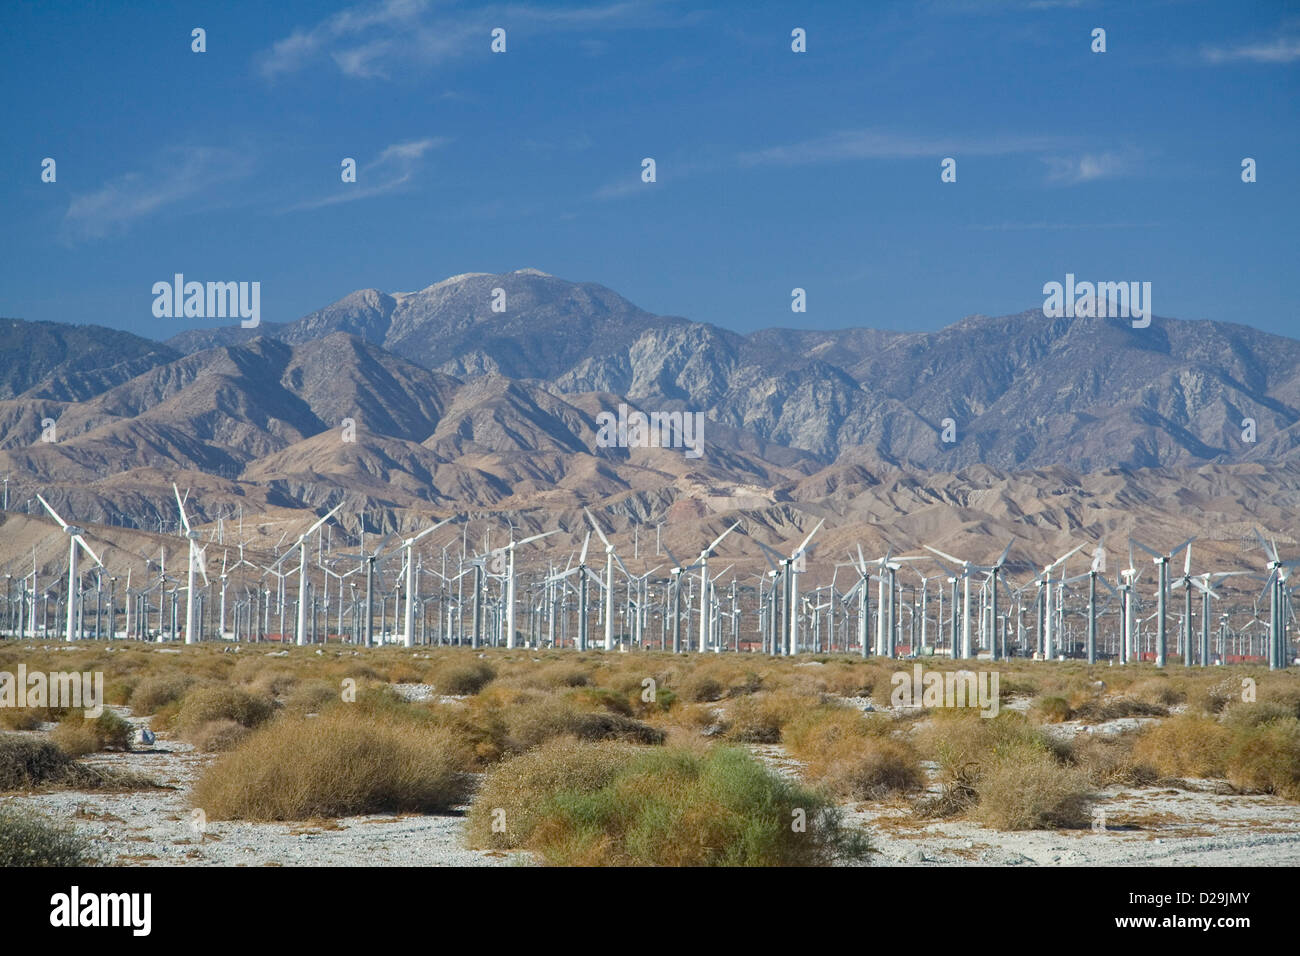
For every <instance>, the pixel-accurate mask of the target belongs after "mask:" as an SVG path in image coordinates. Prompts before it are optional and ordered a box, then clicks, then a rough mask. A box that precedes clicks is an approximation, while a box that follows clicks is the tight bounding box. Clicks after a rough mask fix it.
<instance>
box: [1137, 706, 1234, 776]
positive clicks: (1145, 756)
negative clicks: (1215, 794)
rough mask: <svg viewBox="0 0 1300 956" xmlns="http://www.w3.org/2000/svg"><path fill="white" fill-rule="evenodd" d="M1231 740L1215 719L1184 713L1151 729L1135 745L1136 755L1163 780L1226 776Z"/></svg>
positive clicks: (1226, 730) (1227, 732)
mask: <svg viewBox="0 0 1300 956" xmlns="http://www.w3.org/2000/svg"><path fill="white" fill-rule="evenodd" d="M1231 738H1232V733H1231V731H1229V730H1228V729H1227V728H1226V727H1224V726H1223V725H1221V724H1220V723H1219V722H1218V721H1216V720H1214V719H1213V718H1210V717H1204V716H1201V715H1199V714H1180V715H1179V716H1177V717H1170V718H1169V719H1168V720H1162V721H1160V722H1159V723H1158V724H1154V725H1153V726H1151V727H1148V728H1147V729H1146V731H1145V732H1144V733H1143V734H1142V735H1141V736H1139V737H1138V739H1137V741H1136V743H1135V744H1134V745H1133V756H1134V758H1135V759H1136V760H1138V761H1140V762H1142V763H1145V764H1148V765H1150V766H1152V767H1154V768H1155V769H1156V771H1157V772H1158V773H1159V774H1160V775H1161V776H1162V777H1222V776H1223V766H1224V757H1225V755H1226V752H1227V748H1228V744H1229V742H1230V740H1231Z"/></svg>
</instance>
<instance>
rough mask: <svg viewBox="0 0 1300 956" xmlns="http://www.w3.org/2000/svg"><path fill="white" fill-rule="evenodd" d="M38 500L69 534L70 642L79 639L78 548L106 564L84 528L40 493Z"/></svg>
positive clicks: (34, 597)
mask: <svg viewBox="0 0 1300 956" xmlns="http://www.w3.org/2000/svg"><path fill="white" fill-rule="evenodd" d="M36 500H37V501H39V502H40V503H41V505H42V507H44V508H45V510H46V511H48V512H49V513H50V517H52V518H53V519H54V520H55V521H57V522H58V523H59V527H60V528H62V529H63V530H64V532H66V533H67V535H68V628H67V633H66V638H67V640H68V641H69V642H72V641H75V640H76V639H77V602H78V600H79V599H80V594H79V589H78V587H77V585H78V580H77V575H78V570H77V559H78V557H79V553H78V551H77V549H78V548H83V549H85V552H86V554H88V555H90V556H91V558H93V559H94V561H95V564H96V565H98V566H99V567H101V568H102V567H103V566H104V562H103V561H100V560H99V555H97V554H95V552H94V551H92V550H91V548H90V545H88V544H86V539H85V538H83V537H82V536H81V535H82V530H81V529H80V528H77V527H74V526H73V525H70V524H68V523H67V522H66V521H64V520H63V519H62V518H60V517H59V513H58V512H57V511H55V510H54V509H53V508H51V507H50V503H49V502H48V501H46V500H45V499H44V498H42V497H41V496H40V495H39V494H38V495H37V496H36ZM33 563H34V562H33ZM35 619H36V572H35V570H33V572H32V620H33V621H35ZM32 633H33V634H35V633H36V628H35V626H33V627H32Z"/></svg>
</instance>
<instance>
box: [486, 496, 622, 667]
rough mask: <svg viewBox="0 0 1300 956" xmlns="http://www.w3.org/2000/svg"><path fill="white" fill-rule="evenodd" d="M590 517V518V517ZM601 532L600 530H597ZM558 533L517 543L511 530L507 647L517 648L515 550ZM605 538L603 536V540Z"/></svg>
mask: <svg viewBox="0 0 1300 956" xmlns="http://www.w3.org/2000/svg"><path fill="white" fill-rule="evenodd" d="M588 517H590V516H588ZM597 530H599V529H597ZM557 533H558V532H557V531H547V532H545V533H544V534H535V535H533V536H532V537H531V538H524V539H523V540H522V541H516V540H515V539H514V537H515V529H514V527H513V526H512V527H511V529H510V543H509V544H507V545H506V547H505V552H506V586H505V592H506V647H508V648H513V647H514V646H515V548H517V547H520V546H521V545H525V544H531V543H532V542H534V541H540V540H541V539H542V538H545V537H548V536H550V535H553V534H557ZM604 537H605V536H604V535H603V534H602V535H601V538H604Z"/></svg>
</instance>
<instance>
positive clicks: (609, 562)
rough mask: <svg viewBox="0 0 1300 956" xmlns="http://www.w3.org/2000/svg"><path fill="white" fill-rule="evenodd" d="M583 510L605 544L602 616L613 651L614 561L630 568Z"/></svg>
mask: <svg viewBox="0 0 1300 956" xmlns="http://www.w3.org/2000/svg"><path fill="white" fill-rule="evenodd" d="M582 510H583V513H584V514H586V516H587V520H588V521H590V522H591V526H592V527H593V528H595V529H596V534H598V535H600V540H601V541H602V542H603V543H604V545H605V583H604V585H603V588H604V598H603V600H602V602H601V607H602V608H603V609H604V610H603V613H602V617H603V619H604V624H605V650H607V651H612V650H613V649H614V613H613V612H614V562H615V561H617V562H618V566H619V567H620V568H622V569H623V573H624V574H628V570H627V566H626V565H624V564H623V559H622V558H620V557H619V556H618V555H617V554H615V553H614V546H613V545H612V544H610V543H609V538H607V537H605V532H604V531H602V530H601V529H600V525H599V524H598V523H597V522H596V519H595V518H594V517H593V516H592V514H591V512H590V511H589V510H588V509H586V508H583V509H582ZM719 540H721V539H719ZM629 577H630V575H629Z"/></svg>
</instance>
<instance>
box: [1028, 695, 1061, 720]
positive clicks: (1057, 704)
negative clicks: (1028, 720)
mask: <svg viewBox="0 0 1300 956" xmlns="http://www.w3.org/2000/svg"><path fill="white" fill-rule="evenodd" d="M1030 713H1031V714H1033V716H1034V717H1035V719H1037V720H1039V721H1041V722H1042V723H1045V724H1059V723H1060V722H1061V721H1063V720H1069V719H1070V704H1069V701H1067V700H1066V699H1065V698H1064V697H1055V696H1044V697H1039V698H1037V699H1035V700H1034V703H1033V706H1032V707H1031V708H1030Z"/></svg>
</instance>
